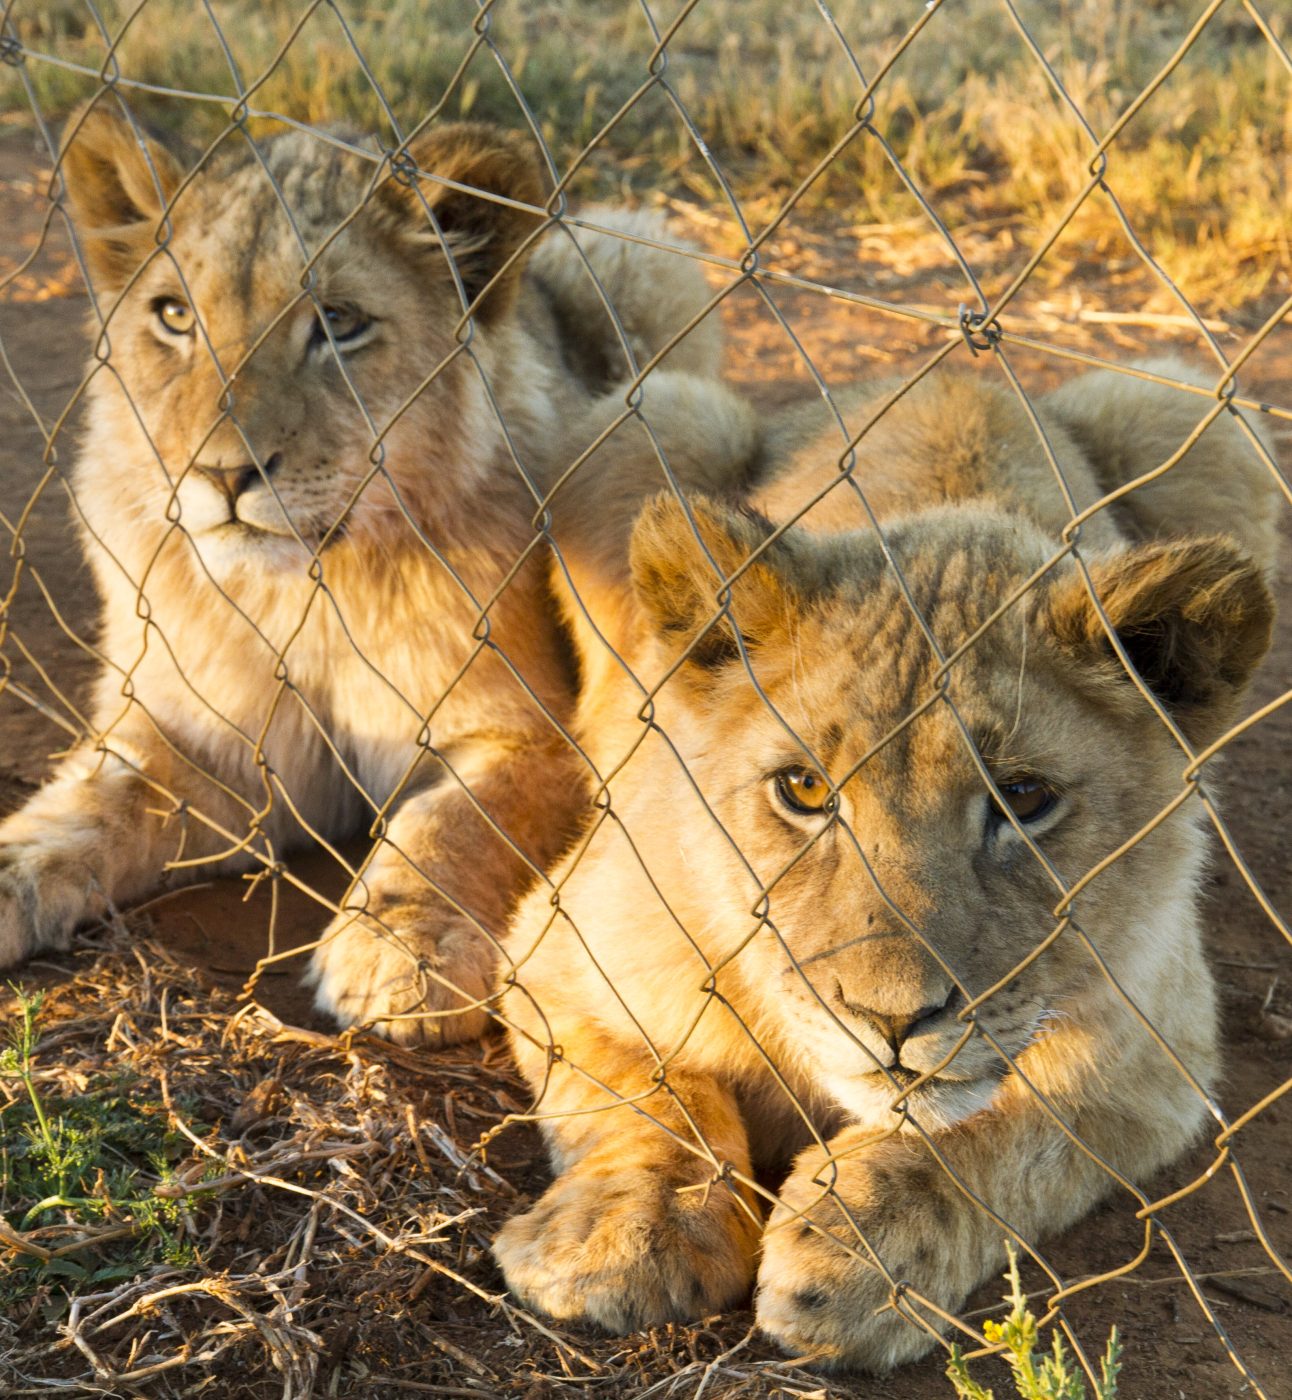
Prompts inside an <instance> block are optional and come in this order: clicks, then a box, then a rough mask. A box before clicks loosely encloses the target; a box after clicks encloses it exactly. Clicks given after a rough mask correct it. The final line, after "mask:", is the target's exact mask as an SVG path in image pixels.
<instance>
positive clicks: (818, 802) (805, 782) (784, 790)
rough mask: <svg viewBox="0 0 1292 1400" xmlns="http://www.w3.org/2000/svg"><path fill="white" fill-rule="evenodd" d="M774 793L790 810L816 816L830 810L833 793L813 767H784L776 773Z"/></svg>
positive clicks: (832, 805) (833, 805)
mask: <svg viewBox="0 0 1292 1400" xmlns="http://www.w3.org/2000/svg"><path fill="white" fill-rule="evenodd" d="M776 795H777V797H779V798H780V799H781V801H782V802H783V803H784V804H785V805H786V806H787V807H788V808H789V809H790V811H792V812H802V813H804V814H805V815H807V816H817V815H819V814H820V813H822V812H832V811H833V810H834V808H835V798H834V794H833V793H832V792H831V791H830V784H829V783H828V782H826V780H825V778H824V777H822V775H821V774H820V773H818V772H817V771H816V769H815V768H786V769H784V771H782V772H780V773H778V774H777V775H776Z"/></svg>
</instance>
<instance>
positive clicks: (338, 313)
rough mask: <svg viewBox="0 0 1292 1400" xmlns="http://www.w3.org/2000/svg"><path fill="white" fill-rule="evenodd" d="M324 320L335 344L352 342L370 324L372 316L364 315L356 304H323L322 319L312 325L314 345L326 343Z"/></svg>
mask: <svg viewBox="0 0 1292 1400" xmlns="http://www.w3.org/2000/svg"><path fill="white" fill-rule="evenodd" d="M324 320H325V321H326V322H327V326H328V330H329V331H331V332H332V339H333V340H334V341H335V342H336V344H337V345H348V344H352V343H353V342H354V341H356V340H358V339H359V338H360V336H362V335H363V334H364V332H365V331H367V330H368V328H369V327H370V326H371V325H372V317H371V316H367V315H365V314H364V313H363V312H362V311H360V310H359V308H358V307H357V306H346V305H344V304H341V303H338V304H337V305H336V306H325V307H324V308H323V314H322V320H320V321H319V323H318V324H317V325H315V327H314V335H313V337H312V340H313V343H314V344H315V345H326V344H327V339H328V337H327V331H325V330H324V329H323V321H324Z"/></svg>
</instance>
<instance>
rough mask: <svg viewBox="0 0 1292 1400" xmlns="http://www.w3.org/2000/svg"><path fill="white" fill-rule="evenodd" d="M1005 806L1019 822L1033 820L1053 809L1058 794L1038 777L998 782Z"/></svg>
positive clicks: (1037, 819) (1038, 819)
mask: <svg viewBox="0 0 1292 1400" xmlns="http://www.w3.org/2000/svg"><path fill="white" fill-rule="evenodd" d="M997 786H998V787H999V788H1000V795H1001V797H1002V798H1003V799H1004V803H1005V806H1006V807H1008V808H1009V810H1010V811H1011V812H1012V813H1013V814H1014V816H1015V817H1016V818H1017V819H1018V820H1019V821H1020V822H1035V821H1040V819H1041V818H1042V817H1043V816H1045V815H1046V814H1047V813H1049V812H1050V811H1052V810H1053V807H1054V804H1055V803H1056V802H1057V801H1058V800H1059V795H1058V793H1057V792H1055V791H1054V790H1053V789H1052V788H1048V787H1046V786H1045V784H1044V783H1043V782H1041V781H1040V780H1039V779H1038V778H1018V779H1016V780H1015V781H1014V782H1011V783H998V784H997Z"/></svg>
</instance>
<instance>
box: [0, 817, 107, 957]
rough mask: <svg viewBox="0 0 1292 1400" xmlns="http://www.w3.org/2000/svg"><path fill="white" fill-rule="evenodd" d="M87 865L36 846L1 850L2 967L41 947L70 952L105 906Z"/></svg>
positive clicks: (29, 843)
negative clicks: (82, 928) (79, 931)
mask: <svg viewBox="0 0 1292 1400" xmlns="http://www.w3.org/2000/svg"><path fill="white" fill-rule="evenodd" d="M95 893H96V891H95V883H94V880H93V877H92V875H91V873H90V871H89V869H88V868H87V867H86V865H85V864H84V862H82V861H79V860H76V859H74V858H70V857H66V856H63V855H62V854H61V853H60V852H58V851H57V850H49V849H47V848H46V847H45V846H43V845H42V844H41V843H40V842H37V841H16V842H13V843H12V844H9V845H3V846H0V968H3V967H12V966H13V964H14V963H18V962H21V961H22V960H23V959H24V958H27V957H30V956H31V954H32V953H35V952H38V951H39V950H40V949H42V948H66V947H67V946H68V944H69V943H70V942H71V938H72V930H73V929H74V928H75V927H76V925H77V924H78V923H80V922H81V920H82V919H84V918H86V917H88V916H89V915H90V914H91V913H93V912H95V910H96V909H101V908H102V905H103V901H102V900H101V899H96V898H95Z"/></svg>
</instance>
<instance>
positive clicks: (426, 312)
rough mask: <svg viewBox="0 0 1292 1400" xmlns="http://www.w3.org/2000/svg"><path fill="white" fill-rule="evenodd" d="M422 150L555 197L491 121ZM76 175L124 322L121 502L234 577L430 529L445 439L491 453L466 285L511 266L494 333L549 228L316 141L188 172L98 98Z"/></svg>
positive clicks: (117, 433) (498, 185)
mask: <svg viewBox="0 0 1292 1400" xmlns="http://www.w3.org/2000/svg"><path fill="white" fill-rule="evenodd" d="M411 156H412V159H413V160H414V161H415V162H416V164H417V165H418V166H419V167H420V168H421V169H423V170H427V171H431V172H434V173H437V174H440V175H444V176H447V177H448V178H450V179H453V180H456V181H458V182H459V183H461V184H470V185H475V186H477V187H481V188H484V189H486V190H491V191H493V192H495V193H498V194H501V195H504V196H506V197H507V198H509V199H516V200H520V201H524V202H533V201H534V200H535V199H537V198H538V196H539V185H538V180H537V176H536V174H535V172H534V170H533V169H532V168H531V166H530V163H529V161H528V159H527V158H526V157H525V156H524V155H523V153H522V152H521V151H520V150H519V148H518V147H517V146H515V145H514V144H513V143H512V140H511V138H510V137H507V136H505V135H503V134H501V133H498V132H494V131H492V130H490V129H488V128H483V127H473V126H454V127H444V128H439V129H437V130H436V131H434V132H433V133H432V134H430V135H429V136H427V137H425V138H423V139H422V140H421V141H420V142H418V143H416V144H415V146H414V148H413V149H412V151H411ZM64 170H65V174H66V179H67V186H68V198H69V202H70V205H71V211H72V215H73V220H74V223H75V226H76V229H77V232H78V235H79V237H80V239H81V241H82V246H83V247H84V249H85V253H86V258H87V262H88V266H89V268H90V271H91V276H92V280H93V284H94V289H95V292H96V293H97V295H98V298H99V302H100V306H101V308H102V309H103V310H104V312H105V313H106V316H107V323H106V327H105V329H104V334H103V336H102V338H101V340H100V344H99V348H98V354H99V355H100V356H103V357H106V360H107V364H106V366H105V367H104V368H103V369H101V370H100V371H99V372H98V373H97V374H96V375H95V377H94V379H93V381H92V393H93V395H94V400H95V412H96V415H97V416H96V418H95V421H94V424H93V426H92V429H91V437H92V439H93V441H94V442H95V443H97V444H101V445H102V449H103V451H105V452H109V453H112V454H113V455H114V456H116V457H117V458H118V459H119V458H120V457H121V456H122V455H126V456H128V457H129V459H130V461H131V462H132V466H133V470H132V472H131V473H130V474H128V475H127V476H125V478H124V481H125V485H124V494H125V496H126V497H127V498H128V499H125V500H122V499H120V498H118V499H117V500H116V501H115V503H114V511H115V513H117V514H120V515H122V516H124V517H125V518H127V519H129V520H130V521H131V522H132V528H137V527H138V526H139V525H140V524H141V523H144V524H145V525H146V526H151V527H153V528H154V529H165V528H167V527H168V526H169V525H170V524H171V523H178V524H179V526H180V527H181V528H182V529H183V530H184V531H185V532H187V534H188V535H189V536H190V537H191V539H192V541H193V542H194V544H195V545H196V547H197V549H198V552H199V554H200V556H201V560H202V562H203V564H204V565H205V566H206V567H207V569H208V570H210V571H211V572H212V573H213V574H215V575H216V576H217V577H222V576H226V575H228V574H229V573H231V572H232V571H234V570H236V569H238V568H251V569H263V568H266V567H274V566H281V565H285V564H291V565H294V566H295V567H297V568H299V567H300V566H301V565H302V564H303V563H304V562H305V561H307V560H308V558H309V556H310V555H311V554H312V553H313V552H314V551H315V550H317V549H318V548H319V547H320V546H323V545H325V544H328V543H330V542H331V541H332V540H334V539H336V538H339V537H340V536H341V535H342V534H348V535H350V536H358V537H362V536H363V535H364V534H365V533H368V532H376V531H378V530H380V529H381V528H382V526H383V523H384V522H385V521H388V520H389V518H390V517H391V515H392V514H393V513H395V512H396V511H399V510H400V509H401V508H402V509H403V510H404V511H406V512H409V513H411V514H412V516H413V518H414V519H415V520H416V519H419V518H424V517H425V514H426V513H427V511H426V509H425V508H426V507H427V506H428V505H429V506H430V507H432V508H433V505H434V501H435V497H436V491H437V490H441V489H445V488H444V487H442V486H441V484H440V483H439V482H437V480H436V479H435V473H434V472H433V471H432V470H430V469H429V466H428V464H429V463H430V462H432V461H434V460H440V459H441V454H443V453H444V452H445V451H446V450H447V451H449V452H453V451H454V450H455V449H458V448H460V449H462V450H461V451H459V452H458V454H457V455H458V456H459V457H460V458H461V459H462V460H463V461H466V462H467V463H471V462H472V460H473V458H472V452H471V446H472V445H471V444H469V443H459V442H458V441H457V439H458V436H459V434H460V432H461V429H460V426H459V425H460V423H461V422H462V421H463V420H464V419H465V418H466V417H467V415H465V414H464V413H463V411H462V399H463V396H464V395H465V394H467V393H469V392H472V391H473V389H474V383H473V381H472V380H471V379H470V378H469V373H468V371H469V367H468V366H466V365H465V362H464V360H463V359H462V358H461V357H459V358H456V359H455V358H452V357H453V352H454V350H455V348H456V347H457V345H458V341H457V338H456V329H457V326H458V324H459V322H460V321H461V319H462V316H463V301H462V293H463V292H464V293H465V295H466V297H467V298H468V300H472V299H474V298H475V297H477V296H478V295H480V294H481V293H482V292H484V291H485V288H486V286H488V285H489V284H490V282H491V281H492V280H493V279H495V276H496V275H497V274H500V273H502V275H501V276H498V277H497V280H496V281H494V284H493V285H492V286H490V287H489V290H488V293H487V295H485V297H484V298H483V300H482V302H481V305H480V307H479V309H478V313H477V316H478V321H477V324H487V323H488V322H489V321H490V320H491V319H493V318H496V317H497V316H499V315H501V314H503V313H505V311H506V309H507V306H508V304H509V302H510V300H511V296H512V293H513V291H514V281H515V278H514V276H513V275H512V274H511V271H510V270H509V271H507V272H503V269H504V268H505V267H506V264H507V262H508V259H510V258H511V256H512V254H513V253H515V252H516V250H517V249H518V248H519V247H520V245H521V243H522V242H523V239H524V236H525V234H527V233H528V232H529V231H530V228H531V227H532V223H533V221H532V220H530V219H528V218H526V216H524V215H523V214H518V213H517V212H516V211H514V210H510V209H506V208H504V207H502V206H499V205H497V204H492V203H489V202H487V201H483V200H480V199H478V198H475V197H473V196H468V195H465V194H462V193H460V192H455V191H451V190H449V189H447V188H446V187H445V186H442V185H435V184H433V182H425V183H424V184H422V185H420V186H419V185H418V183H417V182H416V180H413V181H410V182H408V183H402V182H401V181H399V180H396V179H392V178H390V177H389V176H388V175H384V174H382V173H381V172H379V170H378V167H377V165H376V164H375V163H373V162H370V161H366V160H364V159H362V158H361V157H359V156H356V155H354V154H352V153H348V152H346V151H344V150H341V149H338V148H337V147H335V146H333V145H330V144H328V143H327V142H324V141H320V140H317V139H315V138H312V137H310V136H307V135H305V134H301V133H295V132H292V133H288V134H286V135H282V136H278V137H275V138H274V139H272V140H270V141H268V142H265V143H263V144H261V146H260V149H259V151H258V152H257V151H254V150H253V149H252V148H251V147H250V145H249V143H245V142H242V139H241V138H240V137H235V138H231V139H230V140H229V141H226V143H225V144H224V146H223V147H221V148H220V149H219V150H218V151H217V152H216V153H215V154H214V155H213V156H212V157H211V158H210V160H208V161H204V162H203V163H201V164H200V165H199V166H198V168H197V169H196V171H195V172H193V173H189V172H186V171H185V170H184V169H183V168H182V167H181V166H180V164H179V163H178V162H177V160H176V159H175V157H174V156H172V155H171V154H170V153H169V152H168V151H166V150H165V149H164V148H162V147H161V146H159V145H158V144H157V143H155V142H152V141H147V140H144V139H142V138H141V137H139V136H138V135H136V132H135V131H134V129H133V128H132V127H130V126H129V125H128V124H127V123H126V122H125V121H124V120H123V119H120V118H117V117H114V116H112V115H110V114H109V113H108V112H106V111H105V110H103V109H101V108H95V109H92V110H90V111H89V112H87V113H86V114H85V115H84V116H83V117H82V118H81V119H80V120H79V121H76V120H74V121H73V123H72V124H71V126H70V127H69V135H68V144H67V149H66V153H65V155H64ZM379 175H381V178H378V176H379ZM432 211H433V212H432ZM159 223H160V229H161V231H160V232H159ZM446 251H447V253H448V254H450V255H452V259H453V263H454V264H455V266H456V268H457V272H458V275H459V276H460V278H461V282H462V292H460V291H459V288H458V285H457V283H456V282H455V280H454V272H453V269H452V268H451V266H450V257H449V256H446ZM476 421H479V415H476ZM479 455H482V456H483V455H484V454H483V453H481V454H479ZM466 484H469V483H463V482H462V481H461V480H459V479H455V480H454V482H453V483H452V484H451V485H452V488H453V489H454V490H457V491H461V490H462V489H463V486H464V485H466ZM114 486H115V487H116V489H117V490H118V491H122V489H123V488H122V487H121V483H120V482H115V483H114ZM385 529H386V534H387V535H388V534H389V526H388V524H387V525H386V526H385Z"/></svg>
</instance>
